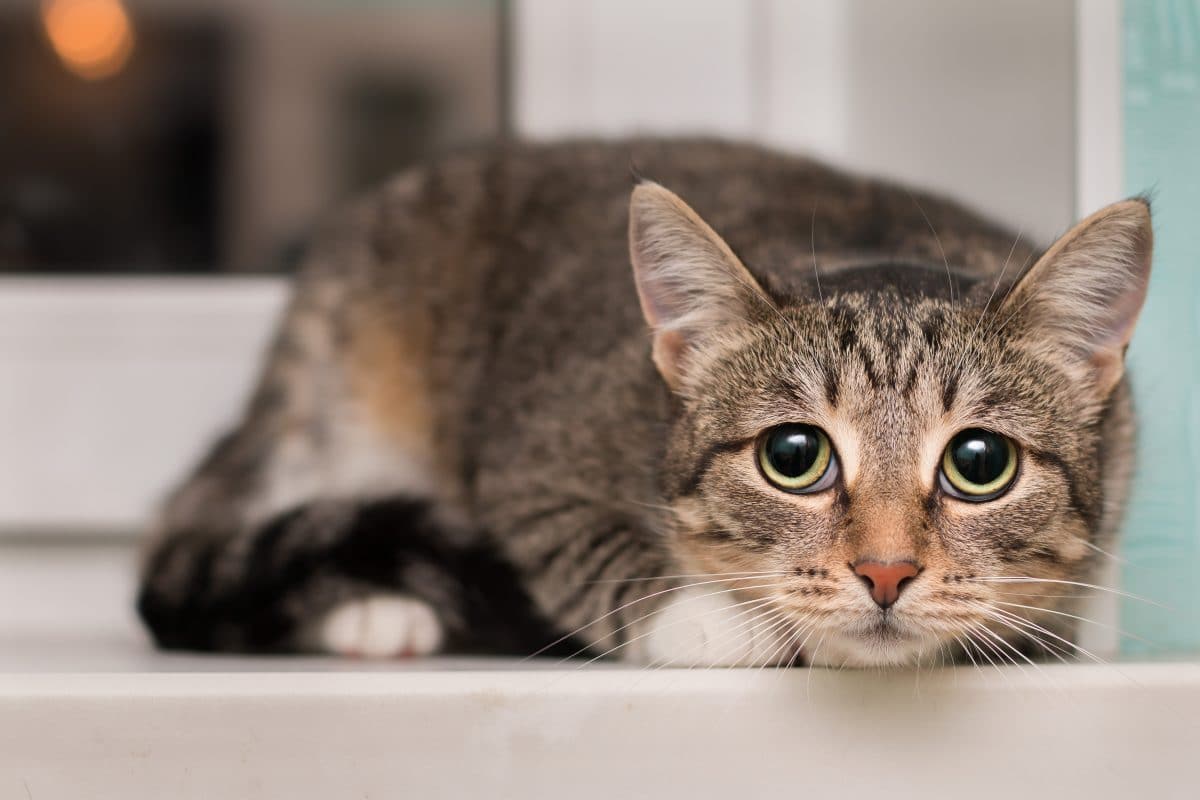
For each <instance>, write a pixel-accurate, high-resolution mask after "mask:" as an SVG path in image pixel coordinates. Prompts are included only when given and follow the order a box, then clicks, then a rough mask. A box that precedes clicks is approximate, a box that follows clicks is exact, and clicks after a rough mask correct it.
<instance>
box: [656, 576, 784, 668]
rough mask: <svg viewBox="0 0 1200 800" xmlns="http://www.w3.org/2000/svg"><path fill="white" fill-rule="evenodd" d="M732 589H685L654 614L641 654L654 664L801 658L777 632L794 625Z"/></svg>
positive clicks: (734, 664)
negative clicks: (744, 599)
mask: <svg viewBox="0 0 1200 800" xmlns="http://www.w3.org/2000/svg"><path fill="white" fill-rule="evenodd" d="M738 602H739V601H737V600H734V599H732V595H729V594H720V595H718V594H713V593H712V592H705V591H701V590H696V589H685V590H683V591H681V592H678V593H677V594H676V595H675V596H674V598H673V599H672V600H671V601H670V602H668V603H667V604H666V605H664V606H663V608H661V609H660V610H659V611H658V613H656V614H655V615H654V616H653V617H652V618H651V620H650V629H649V631H648V632H647V633H646V638H645V645H644V647H642V648H641V649H640V652H638V653H637V660H639V661H641V662H642V663H645V664H647V665H650V666H669V667H750V666H762V665H769V664H787V663H791V662H793V661H798V660H799V659H798V658H797V657H796V650H795V646H794V644H792V643H791V642H790V641H788V639H790V638H791V637H783V636H781V635H777V634H776V633H775V631H780V630H781V629H783V630H787V631H788V632H789V633H790V631H791V630H792V628H791V626H789V625H783V624H776V623H778V622H780V620H779V619H778V617H777V616H776V615H774V614H772V613H768V612H767V611H766V609H765V607H764V608H762V609H761V610H760V609H758V608H757V606H758V604H757V603H754V602H752V603H749V604H742V605H739V604H738Z"/></svg>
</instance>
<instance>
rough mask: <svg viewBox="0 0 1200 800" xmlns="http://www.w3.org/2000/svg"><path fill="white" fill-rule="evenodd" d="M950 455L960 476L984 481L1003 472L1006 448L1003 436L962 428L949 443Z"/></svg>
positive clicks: (1006, 465) (982, 483)
mask: <svg viewBox="0 0 1200 800" xmlns="http://www.w3.org/2000/svg"><path fill="white" fill-rule="evenodd" d="M950 458H951V459H953V460H954V466H955V467H956V468H957V469H958V472H959V474H960V475H962V476H963V478H965V479H966V480H968V481H970V482H971V483H975V484H980V485H984V484H988V483H991V482H992V481H994V480H996V479H997V478H999V477H1000V476H1001V475H1003V474H1004V470H1005V469H1006V468H1007V467H1008V459H1009V452H1008V446H1007V444H1005V441H1004V438H1003V437H1001V436H999V435H997V434H995V433H991V432H989V431H982V430H966V431H963V432H962V433H960V434H959V435H958V436H956V437H954V440H953V441H952V442H951V443H950Z"/></svg>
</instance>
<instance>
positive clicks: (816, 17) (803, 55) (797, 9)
mask: <svg viewBox="0 0 1200 800" xmlns="http://www.w3.org/2000/svg"><path fill="white" fill-rule="evenodd" d="M763 5H764V11H765V13H766V16H767V20H766V23H765V25H764V27H765V34H766V35H765V42H764V46H765V47H766V50H767V52H766V53H765V54H764V55H763V56H762V57H764V58H765V62H766V76H765V81H766V85H765V86H764V87H763V92H764V93H765V104H766V108H765V113H764V119H763V127H762V137H763V139H764V140H765V141H767V142H769V143H771V144H775V145H779V146H783V147H787V148H788V149H792V150H804V151H807V152H811V153H813V154H814V155H819V156H823V157H826V158H831V159H834V160H837V161H847V160H849V158H850V156H851V155H852V154H851V153H850V152H849V148H848V145H849V141H848V137H847V134H846V130H847V125H848V124H849V108H848V103H849V100H850V93H849V86H848V81H849V69H848V67H849V58H850V35H851V30H850V13H849V12H850V6H849V5H848V4H847V3H845V2H844V0H803V1H801V2H798V1H797V0H765V2H764V4H763Z"/></svg>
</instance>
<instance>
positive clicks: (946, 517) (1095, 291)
mask: <svg viewBox="0 0 1200 800" xmlns="http://www.w3.org/2000/svg"><path fill="white" fill-rule="evenodd" d="M631 164H632V165H634V168H635V170H636V172H637V173H638V174H641V175H645V176H646V178H637V179H635V180H633V181H631V179H630V166H631ZM631 184H632V186H631ZM681 198H684V199H681ZM685 199H686V202H685ZM1151 239H1152V233H1151V226H1150V213H1149V207H1148V204H1147V203H1146V202H1145V201H1143V200H1141V199H1134V200H1128V201H1125V202H1121V203H1117V204H1115V205H1112V206H1109V207H1108V208H1105V209H1103V210H1102V211H1100V212H1098V213H1096V214H1094V215H1093V216H1091V217H1089V218H1087V219H1086V220H1084V221H1083V222H1081V223H1080V224H1079V225H1077V226H1076V227H1075V228H1073V229H1072V230H1070V231H1069V232H1068V233H1067V234H1066V235H1065V236H1063V237H1062V238H1061V239H1059V240H1058V241H1057V242H1056V243H1055V244H1054V245H1053V246H1052V247H1050V248H1049V249H1048V250H1046V251H1044V252H1038V251H1037V250H1035V249H1034V248H1033V247H1031V246H1030V245H1029V244H1027V243H1026V242H1025V241H1023V240H1022V239H1021V237H1019V236H1014V235H1013V234H1012V233H1011V232H1009V231H1007V230H1004V229H1003V228H1001V227H999V226H997V225H994V224H992V223H990V222H988V221H987V220H984V219H981V218H980V217H978V216H976V215H975V214H973V213H971V212H969V211H967V210H964V209H963V208H961V207H959V206H957V205H955V204H953V203H950V202H947V201H945V200H941V199H938V198H935V197H931V196H928V195H925V194H920V193H913V192H910V191H909V190H906V189H904V188H901V187H897V186H893V185H889V184H887V183H884V182H880V181H876V180H869V179H864V178H860V177H855V176H851V175H848V174H845V173H842V172H839V171H836V170H834V169H831V168H828V167H826V166H823V165H821V164H818V163H815V162H813V161H810V160H804V159H801V158H796V157H791V156H785V155H781V154H778V153H773V152H770V151H767V150H763V149H760V148H757V147H752V146H745V145H739V144H732V143H724V142H713V141H680V140H672V141H623V142H575V143H566V144H543V145H508V146H497V147H490V148H487V149H483V150H477V151H472V152H467V153H460V154H457V155H453V156H449V157H446V158H444V159H442V160H439V161H436V162H434V163H431V164H429V165H426V166H422V167H419V168H415V169H412V170H410V171H408V172H406V173H404V174H402V175H401V176H399V177H398V178H396V179H395V180H394V181H393V182H391V183H390V184H388V185H387V186H385V187H384V188H382V189H381V190H380V191H378V192H377V193H376V194H374V195H372V196H370V197H368V198H366V199H365V200H364V201H362V202H360V203H359V204H357V205H356V206H354V207H353V208H352V209H350V210H349V211H348V213H346V214H345V215H344V216H343V217H342V218H341V219H340V220H338V221H337V222H336V223H335V224H333V225H331V226H330V227H329V228H328V229H327V230H325V231H324V232H323V233H322V234H321V235H320V236H318V237H317V239H316V244H315V245H314V246H313V247H312V248H311V251H310V253H309V254H308V256H307V259H306V263H305V265H304V266H303V268H302V270H301V272H300V274H299V275H298V277H297V279H296V282H295V288H294V293H293V295H292V299H291V303H290V305H289V307H288V309H287V312H286V315H285V317H284V319H283V321H282V324H281V326H280V329H279V332H278V335H277V336H276V338H275V341H274V344H273V346H272V347H271V350H270V353H269V355H268V358H267V360H266V363H265V367H264V369H263V374H262V377H261V379H260V381H259V383H258V386H257V389H256V391H255V392H254V394H253V396H252V398H251V400H250V402H249V404H248V407H247V409H246V411H245V414H244V417H243V418H242V420H241V421H240V423H239V424H238V425H237V427H236V428H235V429H234V430H233V431H232V433H230V434H228V435H227V436H225V437H224V438H222V439H221V440H220V441H219V442H217V443H216V445H215V446H214V447H213V449H212V451H211V452H210V453H209V454H208V455H207V457H206V458H205V459H204V460H203V461H202V462H201V463H200V465H199V466H198V468H197V469H196V470H195V472H194V474H193V475H192V476H191V477H190V478H189V479H188V480H187V481H186V482H185V483H184V484H183V485H182V486H181V487H179V488H178V489H177V490H175V491H174V493H173V494H172V495H171V497H170V499H169V502H167V504H166V507H165V509H164V511H163V513H162V515H161V519H160V522H159V529H158V531H157V533H156V535H155V536H154V537H153V539H152V541H151V543H150V546H149V548H148V553H147V557H146V560H145V564H144V569H143V585H142V590H141V594H140V599H139V607H140V611H141V614H142V616H143V618H144V619H145V621H146V623H147V625H148V626H149V628H150V630H151V631H152V633H153V635H154V637H155V638H156V640H157V642H158V643H159V644H160V645H161V646H163V647H167V648H186V649H213V650H225V651H259V652H262V651H276V652H278V651H284V652H288V651H306V652H313V651H316V652H329V653H337V654H344V655H356V656H363V657H392V656H401V655H421V654H427V653H433V652H436V651H442V650H451V651H460V652H461V651H489V652H509V653H522V654H529V653H532V652H535V651H541V650H543V649H545V648H547V647H549V650H550V651H551V652H566V653H571V652H582V653H587V654H588V655H589V656H590V657H599V656H612V657H621V658H625V659H628V660H631V661H635V662H638V663H643V664H668V665H753V664H760V665H766V664H775V665H788V664H833V665H841V664H846V665H903V664H916V663H922V662H929V661H930V660H931V659H935V658H937V659H941V658H971V659H976V660H978V659H982V658H987V659H988V660H1013V661H1015V660H1016V659H1017V657H1020V658H1027V657H1032V656H1033V655H1034V654H1038V655H1042V656H1047V655H1050V656H1065V655H1067V654H1069V653H1071V651H1072V649H1073V639H1072V637H1073V635H1074V630H1073V626H1072V624H1071V623H1072V622H1073V618H1072V617H1071V616H1068V615H1069V614H1072V613H1074V612H1073V611H1072V606H1071V604H1072V603H1073V602H1075V599H1074V598H1076V597H1077V596H1078V594H1079V589H1078V588H1077V587H1076V584H1075V583H1070V584H1064V582H1068V581H1069V582H1078V583H1094V582H1095V581H1096V578H1095V577H1094V573H1095V571H1096V568H1097V565H1098V564H1099V563H1100V560H1101V558H1102V556H1101V555H1100V553H1101V551H1103V550H1104V549H1106V548H1109V547H1111V546H1112V541H1113V538H1114V536H1115V533H1116V529H1117V527H1118V524H1119V520H1120V516H1121V509H1122V505H1123V503H1124V500H1125V496H1126V489H1127V484H1128V481H1129V477H1130V471H1131V464H1132V455H1131V450H1132V438H1133V425H1132V417H1131V410H1130V403H1129V393H1128V390H1127V386H1126V383H1125V381H1124V379H1123V358H1124V352H1125V349H1126V346H1127V344H1128V343H1129V339H1130V336H1131V334H1132V332H1133V327H1134V323H1135V321H1136V319H1137V316H1138V313H1139V311H1140V309H1141V306H1142V302H1143V299H1144V297H1145V294H1146V285H1147V280H1148V278H1149V271H1150V254H1151ZM630 263H632V274H630V271H629V270H630ZM551 645H553V646H552V647H550V646H551Z"/></svg>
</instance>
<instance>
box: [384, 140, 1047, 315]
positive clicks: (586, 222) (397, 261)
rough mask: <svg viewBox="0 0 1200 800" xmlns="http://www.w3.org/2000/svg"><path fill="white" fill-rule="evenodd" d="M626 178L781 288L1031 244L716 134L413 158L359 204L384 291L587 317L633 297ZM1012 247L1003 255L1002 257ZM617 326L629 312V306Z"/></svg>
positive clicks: (1000, 255)
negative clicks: (880, 264)
mask: <svg viewBox="0 0 1200 800" xmlns="http://www.w3.org/2000/svg"><path fill="white" fill-rule="evenodd" d="M638 180H652V181H656V182H658V183H661V184H663V185H664V186H666V187H667V188H669V189H671V190H672V191H673V192H675V193H676V194H678V195H679V196H680V197H682V198H683V199H684V200H685V201H686V202H687V203H688V204H689V205H691V206H692V207H693V208H694V209H695V210H696V211H697V213H698V214H699V215H700V216H701V217H702V218H703V219H705V220H706V221H708V222H709V224H711V225H712V227H713V228H714V229H715V230H716V231H717V232H718V233H719V234H720V235H721V236H722V237H723V238H724V239H725V240H726V241H727V242H728V243H729V244H730V246H731V247H732V248H733V249H734V251H735V252H737V253H738V255H739V256H740V257H741V258H742V259H743V261H744V262H745V263H746V265H747V267H748V268H749V269H750V270H751V272H752V273H754V274H755V275H756V276H757V277H759V278H761V279H763V280H764V282H765V283H767V284H768V285H770V286H772V287H774V288H777V289H778V290H780V291H784V292H787V291H792V290H802V289H801V287H804V286H806V285H807V284H808V283H809V281H811V278H812V274H813V262H814V261H816V262H817V263H819V265H820V269H821V270H822V272H826V271H837V270H839V269H841V268H843V267H844V266H846V265H855V264H859V263H862V262H863V261H864V260H867V261H870V260H872V259H877V260H883V261H889V262H892V263H903V262H912V263H915V264H934V265H938V266H941V265H943V263H944V262H949V264H951V265H953V267H954V268H955V269H958V270H962V271H963V272H965V273H968V274H972V275H974V276H988V275H991V274H994V273H995V272H996V271H998V270H999V269H1000V268H1001V265H1002V264H1003V263H1004V262H1005V261H1006V260H1009V259H1010V258H1016V259H1018V263H1021V260H1024V259H1025V258H1027V257H1028V256H1029V255H1030V254H1031V252H1032V250H1031V247H1030V246H1029V245H1028V244H1027V243H1022V242H1016V243H1015V245H1014V238H1015V237H1014V236H1013V234H1012V233H1011V232H1010V231H1008V230H1005V229H1004V228H1002V227H1001V226H999V225H996V224H994V223H992V222H990V221H988V220H986V219H984V218H982V217H981V216H979V215H977V214H975V213H972V212H971V211H969V210H967V209H965V208H963V207H962V206H959V205H957V204H955V203H953V202H951V201H948V200H946V199H943V198H939V197H936V196H933V195H930V194H927V193H923V192H918V191H913V190H909V189H907V188H904V187H901V186H897V185H895V184H892V183H889V182H886V181H881V180H877V179H872V178H867V177H862V176H858V175H853V174H850V173H847V172H843V171H840V170H837V169H834V168H831V167H829V166H826V165H824V164H822V163H820V162H817V161H814V160H811V159H806V158H802V157H797V156H793V155H787V154H782V153H779V152H777V151H772V150H769V149H766V148H761V147H757V146H753V145H745V144H738V143H732V142H724V141H717V140H701V139H696V140H681V139H638V140H619V141H604V142H599V141H597V142H591V141H580V142H565V143H554V144H510V145H498V146H491V147H486V148H481V149H475V150H470V151H465V152H462V153H458V154H455V155H451V156H448V157H445V158H443V159H440V160H437V161H434V162H431V163H429V164H427V165H424V166H421V167H417V168H414V169H412V170H410V171H408V172H407V173H405V174H404V175H402V176H401V177H399V178H398V179H396V180H395V181H394V182H393V183H392V184H390V185H389V186H388V187H386V188H385V189H384V190H382V191H381V192H380V193H379V194H378V195H377V196H376V197H375V198H373V199H372V200H371V201H369V206H370V211H369V216H370V238H371V240H372V246H373V248H374V253H375V254H376V256H377V266H378V267H379V275H380V277H381V279H382V281H383V282H384V283H386V284H387V285H388V286H394V285H395V283H396V278H397V276H396V274H395V273H396V271H397V270H400V271H402V272H403V273H404V274H405V275H407V276H408V277H409V279H408V280H404V281H403V283H405V284H408V285H409V286H410V288H413V289H415V290H417V291H421V292H422V293H424V292H423V291H422V289H423V287H426V288H432V289H433V290H434V291H436V293H438V294H440V295H441V296H443V297H451V296H452V297H454V298H456V299H458V300H459V301H462V300H465V299H467V298H468V297H470V296H471V295H479V294H480V292H482V294H483V295H484V296H485V297H484V299H486V303H485V304H484V306H483V307H481V308H479V309H478V311H479V312H481V313H483V314H484V315H485V316H491V315H492V314H511V313H521V309H522V307H525V308H527V307H528V304H529V303H536V302H538V301H539V300H541V301H545V302H551V303H553V304H554V306H555V307H556V308H559V309H561V310H563V311H564V312H571V313H583V314H588V313H589V309H591V308H594V307H595V306H596V305H597V304H600V303H605V304H607V303H609V302H613V303H618V304H620V303H623V302H624V301H625V300H627V299H629V298H631V297H633V294H632V292H633V288H632V282H631V280H630V276H629V259H628V245H627V242H626V228H627V225H628V201H629V193H630V191H631V189H632V186H633V185H634V183H635V182H636V181H638ZM1014 251H1015V252H1014ZM612 311H613V309H611V308H610V309H609V316H610V317H613V316H616V317H619V320H617V322H618V324H623V323H624V322H626V321H628V320H636V319H637V318H638V317H637V314H636V311H637V310H636V307H635V308H632V309H628V312H629V313H628V314H616V315H614V314H612Z"/></svg>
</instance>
